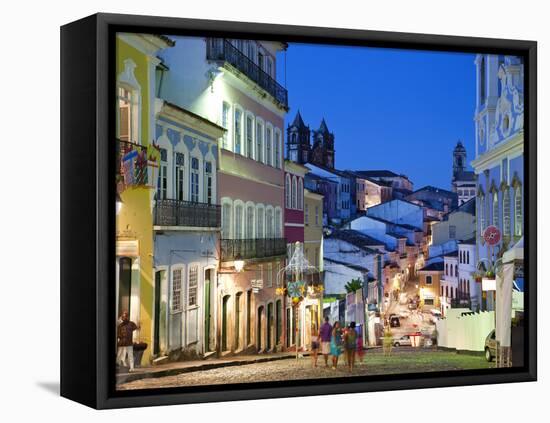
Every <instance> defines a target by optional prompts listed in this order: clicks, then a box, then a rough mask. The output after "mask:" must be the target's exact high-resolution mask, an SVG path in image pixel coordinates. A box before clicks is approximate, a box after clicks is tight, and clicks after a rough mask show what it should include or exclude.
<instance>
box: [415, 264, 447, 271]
mask: <svg viewBox="0 0 550 423" xmlns="http://www.w3.org/2000/svg"><path fill="white" fill-rule="evenodd" d="M443 267H444V263H443V262H442V261H437V262H435V263H431V264H428V265H427V266H424V267H423V268H422V269H420V270H419V272H422V271H425V272H438V271H441V272H442V271H443Z"/></svg>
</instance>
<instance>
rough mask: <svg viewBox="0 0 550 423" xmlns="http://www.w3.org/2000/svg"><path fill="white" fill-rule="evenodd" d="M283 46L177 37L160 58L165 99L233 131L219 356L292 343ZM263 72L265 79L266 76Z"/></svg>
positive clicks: (226, 152)
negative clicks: (280, 69) (283, 289)
mask: <svg viewBox="0 0 550 423" xmlns="http://www.w3.org/2000/svg"><path fill="white" fill-rule="evenodd" d="M284 49H286V44H284V43H280V42H269V41H266V42H260V41H253V40H241V39H224V38H208V37H206V38H204V37H178V38H177V44H176V47H175V48H174V49H172V50H173V51H166V52H165V53H164V54H161V58H162V59H163V60H164V62H165V64H166V68H168V69H169V70H168V71H164V72H163V73H164V74H163V78H162V80H161V83H159V84H158V87H157V90H158V92H159V93H160V97H162V98H163V99H165V100H167V101H169V102H170V103H172V104H176V105H178V106H180V107H184V108H186V109H188V110H190V111H192V112H193V113H195V114H198V115H200V116H202V117H204V118H206V119H208V120H210V121H212V122H215V123H216V124H217V125H219V126H221V127H223V128H225V129H226V132H225V134H224V135H223V136H222V137H221V139H220V141H219V149H218V153H217V154H218V162H219V170H218V181H217V183H218V186H217V192H218V195H219V197H220V204H221V214H222V224H221V240H220V244H221V245H220V249H219V251H218V252H217V258H218V259H219V262H220V267H219V277H218V288H217V289H218V290H217V294H218V295H217V298H216V299H215V300H214V301H215V302H216V310H217V311H218V312H217V315H216V320H217V321H216V327H217V331H216V339H217V342H216V344H217V350H218V352H219V354H221V355H226V354H238V353H242V352H252V351H257V352H268V351H275V350H278V349H281V348H282V346H283V341H284V339H283V318H284V317H283V310H284V306H283V302H284V298H283V297H282V296H280V295H277V293H276V288H277V283H281V278H280V277H279V276H280V274H281V272H280V269H281V268H282V266H283V263H284V258H285V255H286V243H285V240H284V235H283V208H284V171H283V148H282V147H283V125H284V118H285V115H286V112H287V110H288V99H287V91H286V89H285V88H284V87H282V86H281V85H280V84H279V83H278V82H277V81H276V77H275V75H276V67H277V61H276V54H277V52H278V51H281V50H284ZM260 76H261V77H260Z"/></svg>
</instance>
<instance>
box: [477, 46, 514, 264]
mask: <svg viewBox="0 0 550 423" xmlns="http://www.w3.org/2000/svg"><path fill="white" fill-rule="evenodd" d="M475 64H476V75H477V101H476V111H475V116H474V120H475V125H476V157H475V160H474V161H473V162H472V167H473V168H474V172H475V173H476V175H477V188H476V190H477V192H476V217H477V219H476V223H477V228H476V229H477V230H476V240H477V241H476V242H477V254H478V260H480V259H486V258H489V259H491V260H494V258H495V257H496V255H497V254H499V253H501V252H504V251H506V250H507V249H508V248H509V247H510V246H511V245H512V244H513V243H515V242H516V241H518V240H520V239H521V237H522V236H523V235H524V200H523V199H524V190H525V185H524V183H525V180H524V168H523V149H524V147H523V143H524V139H523V136H524V126H523V124H524V68H523V61H522V59H521V58H519V57H515V56H503V55H486V54H480V55H477V56H476V59H475ZM489 225H493V226H496V227H497V228H499V230H500V232H501V235H502V241H501V242H500V243H499V245H497V246H496V248H495V249H494V250H493V251H489V249H488V247H487V244H485V242H484V240H483V233H484V231H485V229H486V228H487V226H489Z"/></svg>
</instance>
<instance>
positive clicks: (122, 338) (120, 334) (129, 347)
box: [116, 310, 139, 372]
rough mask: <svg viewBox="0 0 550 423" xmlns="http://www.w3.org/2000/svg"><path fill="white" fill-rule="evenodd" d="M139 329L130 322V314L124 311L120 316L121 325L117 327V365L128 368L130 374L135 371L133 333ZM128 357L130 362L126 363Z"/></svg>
mask: <svg viewBox="0 0 550 423" xmlns="http://www.w3.org/2000/svg"><path fill="white" fill-rule="evenodd" d="M136 329H139V325H136V324H135V323H134V322H132V321H130V318H129V317H128V312H127V311H126V310H124V311H123V312H122V314H121V315H120V323H119V324H118V327H117V347H118V350H117V358H116V362H117V364H119V365H121V366H128V367H129V368H130V369H129V371H130V372H133V371H134V341H133V333H134V331H135V330H136ZM126 357H128V361H126Z"/></svg>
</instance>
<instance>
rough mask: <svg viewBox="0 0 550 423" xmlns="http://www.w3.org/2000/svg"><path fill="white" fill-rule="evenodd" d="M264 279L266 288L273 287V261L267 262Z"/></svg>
mask: <svg viewBox="0 0 550 423" xmlns="http://www.w3.org/2000/svg"><path fill="white" fill-rule="evenodd" d="M265 276H266V278H265V279H266V280H265V286H266V288H271V287H273V263H267V270H266V275H265Z"/></svg>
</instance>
